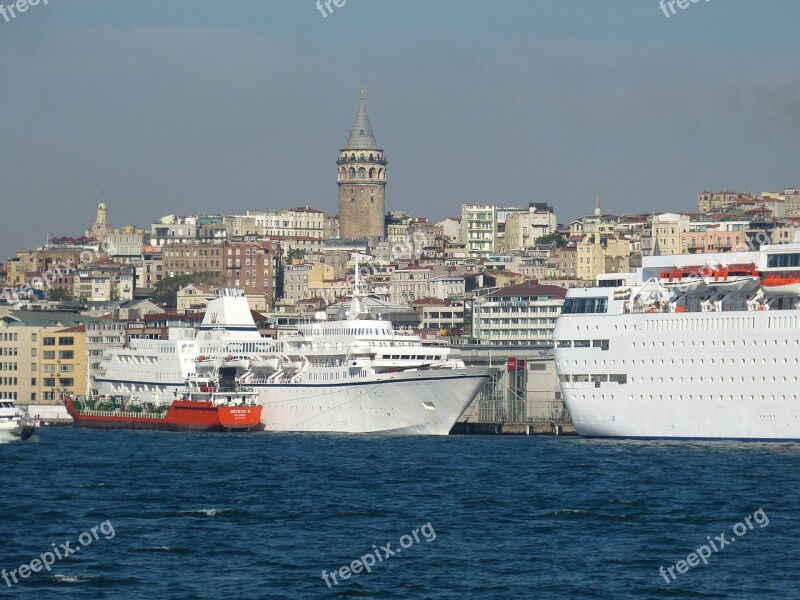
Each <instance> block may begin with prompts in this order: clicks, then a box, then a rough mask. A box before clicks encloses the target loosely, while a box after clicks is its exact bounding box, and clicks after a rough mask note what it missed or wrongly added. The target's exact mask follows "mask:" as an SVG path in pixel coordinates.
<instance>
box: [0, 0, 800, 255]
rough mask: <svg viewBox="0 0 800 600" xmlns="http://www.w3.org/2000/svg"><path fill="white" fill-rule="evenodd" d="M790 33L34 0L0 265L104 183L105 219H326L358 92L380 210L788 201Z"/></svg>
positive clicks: (2, 178)
mask: <svg viewBox="0 0 800 600" xmlns="http://www.w3.org/2000/svg"><path fill="white" fill-rule="evenodd" d="M6 4H8V2H6ZM331 6H333V5H331ZM798 22H800V3H798V2H797V0H769V1H766V2H764V1H760V2H756V1H755V0H711V1H710V2H703V1H701V2H699V3H697V4H690V5H689V6H688V8H686V9H685V10H682V11H678V13H677V14H676V15H674V16H671V17H670V18H666V17H665V16H664V14H663V13H662V12H661V11H660V10H659V7H658V0H615V1H611V0H605V1H600V0H552V1H547V2H545V1H535V0H491V1H490V0H483V1H477V0H458V1H456V0H452V1H444V0H441V1H436V0H397V1H394V2H389V1H386V0H347V1H346V4H345V5H344V6H342V7H341V8H334V12H333V14H331V15H329V16H328V17H327V18H324V17H323V16H322V15H321V14H320V13H319V12H318V11H317V9H316V8H315V2H314V0H283V1H268V0H236V1H233V0H226V1H222V0H214V1H204V0H156V1H150V0H50V2H49V4H48V5H44V4H39V5H38V6H36V7H32V8H30V9H29V10H28V11H27V12H26V13H24V14H20V15H18V16H17V17H16V18H14V19H12V20H11V21H10V22H5V21H4V20H3V19H2V18H0V206H1V207H2V212H0V215H1V216H0V219H2V221H1V222H2V229H0V234H2V237H0V257H2V258H3V259H4V258H5V257H7V256H9V255H11V254H13V251H14V250H16V249H17V248H23V247H34V246H36V245H39V244H41V243H42V242H44V241H45V238H46V235H47V234H48V233H53V234H62V235H74V234H78V233H81V232H82V230H83V229H84V228H85V227H86V226H88V225H89V224H91V222H92V221H93V219H94V213H95V209H96V205H97V203H98V202H99V194H100V190H101V189H102V190H103V191H104V195H105V196H104V197H105V201H106V203H107V204H108V206H109V214H110V219H111V222H112V224H114V225H115V226H119V225H124V224H129V223H130V224H136V225H141V226H146V225H148V224H149V223H150V222H151V221H152V220H153V219H154V218H156V217H159V216H161V215H165V214H171V213H177V214H186V213H195V212H198V211H205V212H229V213H230V212H237V211H244V210H246V209H248V208H288V207H292V206H298V205H305V204H309V205H311V206H315V207H318V208H321V209H323V210H325V211H326V212H330V213H335V212H336V210H337V190H336V183H335V180H336V166H335V160H336V157H337V151H338V149H339V148H340V147H341V146H342V145H343V144H344V143H345V141H346V140H347V134H348V130H349V128H350V125H351V123H352V120H353V117H354V115H355V112H356V109H357V105H358V88H359V85H360V84H361V82H362V81H363V82H364V83H365V85H366V88H367V108H368V110H369V115H370V118H371V120H372V124H373V127H374V129H375V135H376V137H377V140H378V143H379V144H380V145H381V146H382V147H383V148H384V149H385V150H386V153H387V157H388V158H389V184H388V188H387V208H388V209H390V210H394V209H400V210H404V211H407V212H411V213H413V214H417V215H422V216H429V217H431V218H434V219H439V218H442V217H445V216H448V215H454V214H459V213H460V205H461V203H464V202H489V203H497V204H507V205H513V204H524V203H527V202H529V201H539V202H549V203H551V204H553V205H554V206H555V207H556V209H557V211H558V214H559V220H560V221H567V220H568V219H570V218H572V217H575V216H578V215H580V214H583V213H585V212H587V211H590V210H591V209H592V207H593V204H594V196H595V194H596V193H598V192H599V193H600V195H601V198H602V200H603V207H604V209H605V210H606V211H608V212H615V213H617V214H622V213H636V212H643V211H652V210H665V211H666V210H689V209H691V208H692V207H694V206H695V202H696V193H697V192H698V191H700V190H702V189H718V188H724V187H730V188H734V189H742V190H752V191H763V190H767V189H770V190H772V189H779V188H783V187H787V186H800V173H798V162H799V161H798V158H800V152H798V150H800V44H798V42H797V39H798V38H797V24H798Z"/></svg>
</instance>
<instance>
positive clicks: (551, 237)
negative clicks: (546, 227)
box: [536, 231, 567, 248]
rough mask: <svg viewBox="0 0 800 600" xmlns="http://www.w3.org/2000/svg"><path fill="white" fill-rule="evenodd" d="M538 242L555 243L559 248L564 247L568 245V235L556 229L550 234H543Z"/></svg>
mask: <svg viewBox="0 0 800 600" xmlns="http://www.w3.org/2000/svg"><path fill="white" fill-rule="evenodd" d="M536 243H537V244H555V245H556V246H557V247H558V248H564V247H565V246H566V245H567V236H566V235H565V234H563V233H560V232H558V231H554V232H553V233H550V234H548V235H543V236H542V237H540V238H539V239H538V240H536Z"/></svg>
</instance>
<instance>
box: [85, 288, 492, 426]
mask: <svg viewBox="0 0 800 600" xmlns="http://www.w3.org/2000/svg"><path fill="white" fill-rule="evenodd" d="M360 298H362V296H361V293H360V291H359V289H358V283H356V293H355V294H354V297H353V302H352V303H351V309H350V314H349V318H348V319H345V320H341V321H324V320H319V321H317V322H314V323H308V324H303V325H300V326H299V330H298V332H297V333H296V334H294V335H290V336H287V337H283V338H281V339H279V340H272V339H265V338H262V337H260V335H259V334H258V331H257V329H256V325H255V323H254V322H253V319H252V317H251V314H250V310H249V308H248V305H247V301H246V299H245V298H243V297H242V296H241V295H240V293H238V292H236V291H232V290H228V291H226V292H225V293H224V294H223V295H222V296H221V297H220V298H218V299H215V300H212V301H211V302H210V303H209V305H208V309H207V312H206V315H205V317H204V320H203V324H202V326H201V328H200V331H199V333H197V335H196V336H194V333H193V332H192V331H189V330H174V331H171V332H170V339H168V340H132V341H131V342H130V347H127V348H117V349H112V350H111V351H109V353H108V355H107V357H106V360H105V361H104V365H103V369H104V374H103V375H102V376H101V377H98V378H97V381H98V382H100V384H101V386H100V393H102V394H125V395H137V394H138V395H139V396H141V397H152V398H153V399H154V400H161V401H164V400H168V399H171V398H172V396H173V394H174V392H175V391H177V390H179V389H183V387H184V386H185V380H186V379H187V378H189V377H190V376H192V375H202V374H203V373H204V372H205V371H209V372H211V371H215V370H222V371H223V372H226V370H227V374H229V375H230V376H234V375H235V377H237V378H239V379H240V380H241V381H242V382H244V383H245V384H246V385H247V386H249V387H251V388H253V389H255V390H256V391H257V392H258V400H259V403H260V404H261V405H262V406H264V410H263V412H262V421H263V423H264V425H265V429H266V430H267V431H316V432H347V433H364V432H377V431H392V432H399V433H408V434H438V435H447V434H448V433H449V431H450V429H451V428H452V426H453V425H454V424H455V422H456V421H457V420H458V418H459V417H460V416H461V415H462V414H463V413H464V411H465V410H466V409H467V407H468V406H469V404H470V403H471V402H472V400H473V399H474V398H475V396H476V395H477V394H478V392H479V391H480V389H481V388H482V387H483V385H484V384H485V383H486V382H487V381H488V378H489V373H488V371H487V370H486V369H477V368H466V367H465V366H464V364H463V362H461V361H453V360H450V359H449V358H448V355H449V352H450V349H449V348H446V347H432V346H427V345H423V344H422V343H421V340H420V338H419V337H418V336H413V335H400V334H397V333H395V331H394V330H393V328H392V325H391V322H389V321H381V320H373V319H370V318H369V317H368V316H367V315H364V314H362V313H361V308H360V307H361V302H360Z"/></svg>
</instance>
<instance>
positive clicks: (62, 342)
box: [58, 336, 75, 346]
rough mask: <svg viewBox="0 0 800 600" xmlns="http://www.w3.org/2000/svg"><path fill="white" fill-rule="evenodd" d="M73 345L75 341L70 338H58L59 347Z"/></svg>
mask: <svg viewBox="0 0 800 600" xmlns="http://www.w3.org/2000/svg"><path fill="white" fill-rule="evenodd" d="M74 343H75V339H74V338H73V337H72V336H69V337H60V338H58V345H59V346H72V345H73V344H74Z"/></svg>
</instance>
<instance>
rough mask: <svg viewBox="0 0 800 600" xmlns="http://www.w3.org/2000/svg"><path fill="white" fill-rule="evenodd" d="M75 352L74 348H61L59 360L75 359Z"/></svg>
mask: <svg viewBox="0 0 800 600" xmlns="http://www.w3.org/2000/svg"><path fill="white" fill-rule="evenodd" d="M74 357H75V353H74V352H73V351H72V350H61V351H59V353H58V358H59V360H73V358H74Z"/></svg>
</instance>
